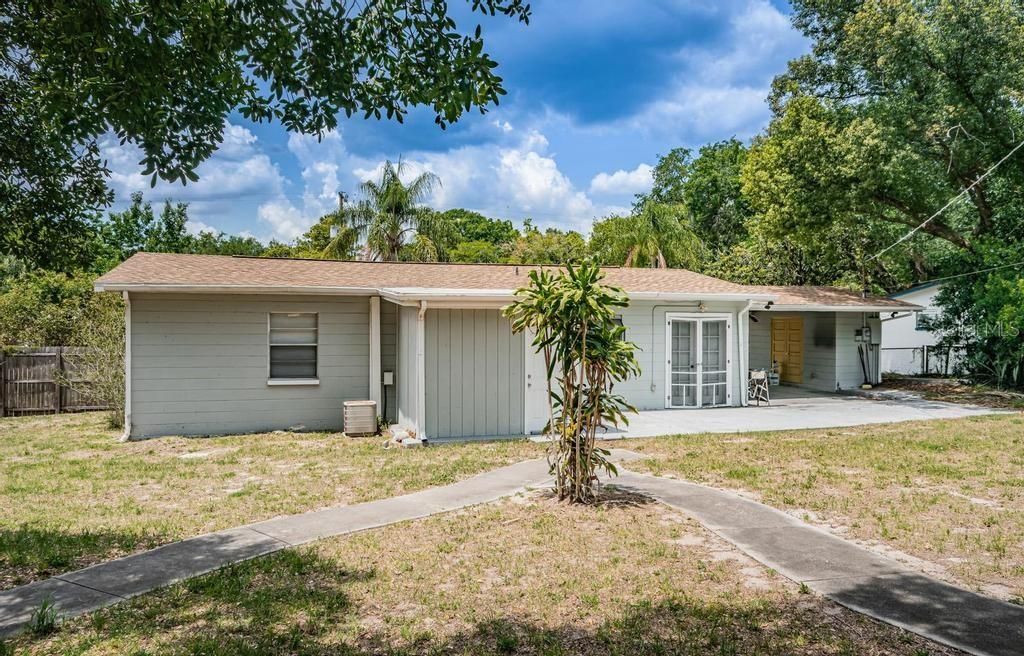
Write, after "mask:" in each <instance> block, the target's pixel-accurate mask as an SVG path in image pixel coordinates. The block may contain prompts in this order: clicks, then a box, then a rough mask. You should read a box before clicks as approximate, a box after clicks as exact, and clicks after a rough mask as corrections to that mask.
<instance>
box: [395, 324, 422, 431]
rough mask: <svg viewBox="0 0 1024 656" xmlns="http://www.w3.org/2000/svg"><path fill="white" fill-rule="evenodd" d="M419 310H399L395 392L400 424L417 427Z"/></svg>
mask: <svg viewBox="0 0 1024 656" xmlns="http://www.w3.org/2000/svg"><path fill="white" fill-rule="evenodd" d="M418 314H419V308H415V307H399V308H398V326H397V327H398V338H397V349H396V353H397V366H396V369H395V390H396V391H397V392H398V394H397V396H398V404H397V406H396V407H397V408H398V415H397V421H398V423H399V424H401V425H403V426H406V427H415V426H416V417H417V416H418V413H417V411H416V405H417V403H418V402H419V399H418V396H417V386H418V384H419V381H418V380H417V377H416V330H417V325H416V324H417V322H418V320H419V318H418Z"/></svg>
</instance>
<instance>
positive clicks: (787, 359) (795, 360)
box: [772, 317, 804, 385]
mask: <svg viewBox="0 0 1024 656" xmlns="http://www.w3.org/2000/svg"><path fill="white" fill-rule="evenodd" d="M772 360H774V361H776V362H778V363H779V365H780V366H781V371H780V372H779V373H780V379H781V380H782V382H784V383H795V384H798V385H799V384H800V383H802V382H804V320H803V319H801V318H800V317H772Z"/></svg>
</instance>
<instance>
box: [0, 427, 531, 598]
mask: <svg viewBox="0 0 1024 656" xmlns="http://www.w3.org/2000/svg"><path fill="white" fill-rule="evenodd" d="M380 444H381V442H380V440H378V439H376V438H361V439H349V438H345V437H342V436H341V435H337V434H327V433H268V434H261V435H241V436H236V437H217V438H160V439H155V440H147V441H144V442H130V443H121V442H118V441H117V437H116V434H115V433H114V432H112V431H110V430H109V429H108V428H107V427H106V424H105V421H104V418H103V416H102V415H101V414H98V413H90V414H80V415H61V416H56V417H55V416H46V417H24V418H13V419H12V418H7V419H2V420H0V588H9V587H12V586H15V585H20V584H23V583H27V582H30V581H32V580H35V579H39V578H45V577H47V576H52V575H54V574H57V573H60V572H62V571H67V570H70V569H76V568H78V567H82V566H84V565H88V564H91V563H94V562H97V561H101V560H107V559H110V558H114V557H116V556H120V555H124V554H127V553H132V552H134V551H138V550H142V549H147V548H151V547H154V546H157V545H159V544H162V543H165V542H169V541H173V540H177V539H181V538H184V537H189V536H192V535H197V534H200V533H204V532H207V531H214V530H218V529H222V528H227V527H231V526H236V525H239V524H246V523H249V522H253V521H258V520H262V519H267V518H270V517H274V516H276V515H286V514H292V513H299V512H304V511H308V510H313V509H317V508H323V507H326V506H332V505H338V504H349V503H358V502H361V501H369V500H373V499H380V498H384V497H389V496H393V495H396V494H403V493H406V492H410V491H414V490H418V489H422V488H426V487H430V486H434V485H444V484H447V483H452V482H454V481H456V480H459V479H462V478H466V477H468V476H471V475H473V474H476V473H479V472H481V471H486V470H489V469H493V468H495V467H498V466H501V465H504V464H508V463H511V462H518V461H520V460H524V459H527V458H530V457H536V456H538V455H540V454H541V453H542V449H541V448H538V447H537V446H536V445H534V444H531V443H529V442H526V441H516V442H513V441H504V442H487V443H473V444H460V445H450V446H438V447H432V448H429V449H389V450H384V449H382V448H381V446H380Z"/></svg>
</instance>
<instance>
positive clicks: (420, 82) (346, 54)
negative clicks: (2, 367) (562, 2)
mask: <svg viewBox="0 0 1024 656" xmlns="http://www.w3.org/2000/svg"><path fill="white" fill-rule="evenodd" d="M467 1H468V2H469V4H470V7H471V9H472V10H473V11H474V12H476V13H477V14H478V15H481V16H482V15H495V14H503V15H505V16H507V17H510V18H512V19H514V20H518V21H522V22H528V20H529V17H530V6H529V5H528V4H526V3H524V2H523V0H467ZM0 16H2V19H0V97H2V98H4V102H3V103H0V120H2V121H3V124H4V126H5V130H4V131H3V132H2V133H0V192H2V193H0V218H2V220H3V221H2V222H3V229H2V230H0V253H20V254H22V255H23V256H25V257H28V258H30V259H31V260H32V262H34V263H37V264H40V265H45V266H55V267H58V268H60V267H65V268H67V267H72V266H74V265H76V264H81V262H80V261H79V260H80V257H79V256H80V250H76V246H78V245H80V244H81V243H83V242H87V241H88V240H89V239H90V236H91V235H90V230H89V228H90V224H89V221H88V218H89V217H90V216H91V215H93V214H95V213H96V212H97V211H99V210H101V209H102V208H104V207H106V206H107V205H108V204H109V203H110V202H111V200H112V199H111V195H110V193H109V190H108V189H107V187H106V177H107V175H108V171H107V169H106V167H105V164H104V163H103V161H102V159H101V157H100V153H99V148H98V140H99V139H100V138H101V137H103V136H104V135H107V134H112V135H114V136H115V137H116V138H117V139H118V140H119V141H120V142H121V143H130V144H134V145H136V146H138V147H139V148H140V149H141V151H142V160H141V162H140V164H141V166H142V168H143V170H144V174H146V175H152V176H153V179H154V181H155V180H156V179H157V178H162V179H165V180H169V181H181V182H182V183H185V182H186V181H190V180H191V181H194V180H196V179H197V177H196V172H195V171H196V167H197V166H198V165H199V164H200V163H201V162H203V161H204V160H206V159H207V158H208V157H210V155H211V154H212V153H213V152H214V151H215V150H216V149H217V147H218V146H219V145H220V144H221V142H222V139H223V133H224V129H225V122H226V119H227V117H228V116H229V115H230V114H231V113H238V114H240V115H241V116H243V117H245V118H247V119H249V120H252V121H256V122H263V121H270V120H274V121H278V122H280V123H281V124H282V125H283V126H284V127H285V128H286V129H287V130H289V131H291V132H301V133H309V134H323V133H324V132H325V131H328V130H332V129H334V128H335V127H337V125H338V120H339V116H340V115H345V116H353V115H360V116H364V117H366V118H370V117H375V118H378V119H379V118H382V117H387V118H389V119H395V120H398V121H402V120H403V118H404V116H405V115H406V113H407V112H408V110H409V108H410V107H411V106H418V105H422V106H428V107H430V108H431V109H432V110H433V112H434V115H435V121H436V122H437V123H438V125H440V126H441V127H444V126H446V125H447V124H449V123H451V122H454V121H457V120H458V119H459V118H460V117H461V116H462V115H463V114H464V113H465V112H467V111H470V110H471V109H473V108H478V109H480V110H481V111H485V110H486V109H487V107H488V106H490V105H493V104H496V103H497V102H498V99H499V97H500V96H501V95H502V94H504V93H505V90H504V88H503V87H502V80H501V78H500V77H499V76H498V75H497V74H496V72H495V70H494V69H495V68H496V66H497V63H496V62H495V61H494V60H493V59H492V58H491V57H490V55H489V54H488V53H487V52H486V51H485V49H484V41H483V36H482V30H481V28H480V26H479V25H478V26H477V27H476V29H475V30H473V31H470V32H463V31H460V30H459V29H458V27H457V26H456V23H455V20H454V18H453V17H452V15H451V13H450V8H449V6H448V4H447V3H443V2H430V3H417V2H414V3H409V2H406V1H404V0H376V1H375V2H372V3H371V2H360V1H359V0H350V1H343V0H338V1H332V2H326V3H282V2H278V1H276V0H246V1H244V2H224V1H216V2H208V1H206V0H185V1H183V2H174V3H162V2H154V1H153V0H128V1H126V2H114V3H111V2H98V1H95V0H84V1H82V2H59V3H38V2H33V1H31V0H11V2H7V3H5V4H4V10H3V13H2V14H0ZM47 245H49V246H48V247H47Z"/></svg>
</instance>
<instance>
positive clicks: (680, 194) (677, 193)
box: [633, 148, 692, 212]
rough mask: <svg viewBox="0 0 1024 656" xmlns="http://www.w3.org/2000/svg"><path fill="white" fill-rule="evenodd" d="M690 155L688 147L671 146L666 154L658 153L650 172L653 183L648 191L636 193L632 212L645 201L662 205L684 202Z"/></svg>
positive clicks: (638, 208) (690, 164) (690, 163)
mask: <svg viewBox="0 0 1024 656" xmlns="http://www.w3.org/2000/svg"><path fill="white" fill-rule="evenodd" d="M691 166H692V155H691V153H690V149H689V148H673V149H672V150H670V151H668V154H667V155H659V156H658V163H657V164H655V165H654V170H653V171H652V172H651V176H652V178H653V183H652V185H651V190H650V192H648V193H646V194H637V197H636V202H635V203H634V204H633V209H634V212H638V211H640V209H641V208H642V207H643V206H644V204H646V203H647V202H654V203H658V204H663V205H683V204H685V203H686V182H687V180H689V178H690V168H691Z"/></svg>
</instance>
